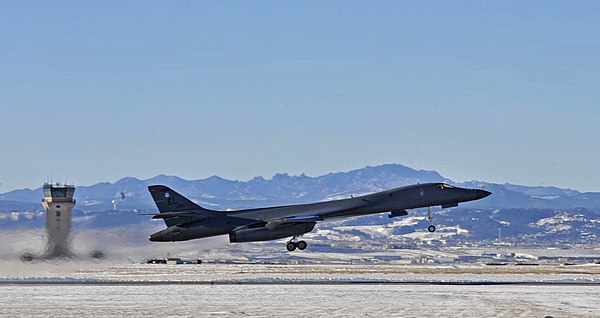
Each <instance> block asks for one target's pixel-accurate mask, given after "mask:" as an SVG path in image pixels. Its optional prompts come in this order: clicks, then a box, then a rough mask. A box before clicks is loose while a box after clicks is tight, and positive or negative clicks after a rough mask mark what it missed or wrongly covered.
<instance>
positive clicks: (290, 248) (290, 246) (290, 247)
mask: <svg viewBox="0 0 600 318" xmlns="http://www.w3.org/2000/svg"><path fill="white" fill-rule="evenodd" d="M296 247H297V246H296V243H294V242H288V243H287V244H286V245H285V248H287V250H288V251H290V252H293V251H295V250H296Z"/></svg>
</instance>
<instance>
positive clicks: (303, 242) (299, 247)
mask: <svg viewBox="0 0 600 318" xmlns="http://www.w3.org/2000/svg"><path fill="white" fill-rule="evenodd" d="M307 246H308V244H306V242H305V241H300V242H298V249H299V250H301V251H303V250H304V249H306V247H307Z"/></svg>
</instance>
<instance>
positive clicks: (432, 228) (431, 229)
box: [427, 206, 435, 233]
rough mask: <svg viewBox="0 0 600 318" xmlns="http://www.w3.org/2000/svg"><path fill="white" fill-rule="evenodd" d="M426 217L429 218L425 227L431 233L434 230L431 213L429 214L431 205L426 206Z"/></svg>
mask: <svg viewBox="0 0 600 318" xmlns="http://www.w3.org/2000/svg"><path fill="white" fill-rule="evenodd" d="M427 219H428V220H429V226H428V227H427V231H429V232H431V233H433V232H435V226H434V225H433V215H431V207H430V206H428V207H427Z"/></svg>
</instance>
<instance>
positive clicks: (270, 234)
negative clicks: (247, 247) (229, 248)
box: [229, 222, 316, 243]
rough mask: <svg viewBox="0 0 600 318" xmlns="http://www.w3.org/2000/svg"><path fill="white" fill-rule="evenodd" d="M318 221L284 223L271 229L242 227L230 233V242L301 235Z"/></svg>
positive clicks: (266, 239)
mask: <svg viewBox="0 0 600 318" xmlns="http://www.w3.org/2000/svg"><path fill="white" fill-rule="evenodd" d="M315 224H316V222H307V223H291V224H282V225H279V226H277V227H276V228H274V229H271V230H269V229H268V228H266V227H257V228H242V229H239V230H236V231H233V232H231V233H229V242H231V243H237V242H258V241H270V240H277V239H280V238H284V237H289V236H294V235H301V234H304V233H308V232H310V231H312V230H313V228H314V227H315Z"/></svg>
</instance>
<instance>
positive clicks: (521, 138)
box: [0, 1, 600, 192]
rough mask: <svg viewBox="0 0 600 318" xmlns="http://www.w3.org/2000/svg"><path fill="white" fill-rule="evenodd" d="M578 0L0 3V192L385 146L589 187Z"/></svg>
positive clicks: (234, 171)
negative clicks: (48, 183) (59, 182)
mask: <svg viewBox="0 0 600 318" xmlns="http://www.w3.org/2000/svg"><path fill="white" fill-rule="evenodd" d="M599 56H600V3H599V2H597V1H589V2H587V1H577V2H570V1H562V2H561V1H493V2H492V1H461V2H449V1H432V2H430V1H419V2H417V1H414V2H408V1H406V2H405V1H363V2H353V1H260V2H259V1H239V2H236V1H198V2H196V1H53V2H45V1H2V2H0V136H1V137H0V138H1V139H0V158H1V159H0V192H6V191H9V190H12V189H15V188H22V187H29V188H33V187H37V186H39V185H40V184H41V183H43V182H44V181H45V180H47V179H48V178H52V179H54V180H63V181H64V180H65V179H67V180H68V181H69V182H74V183H76V184H80V185H89V184H94V183H97V182H103V181H110V182H114V181H116V180H118V179H120V178H122V177H125V176H133V177H137V178H149V177H152V176H155V175H157V174H160V173H164V174H174V175H178V176H180V177H183V178H186V179H197V178H205V177H209V176H212V175H219V176H222V177H225V178H231V179H239V180H246V179H250V178H252V177H254V176H258V175H262V176H265V177H267V178H269V177H270V176H272V175H273V174H275V173H277V172H288V173H290V174H300V173H306V174H307V175H313V176H314V175H320V174H324V173H328V172H334V171H345V170H350V169H355V168H361V167H363V166H366V165H377V164H383V163H401V164H405V165H408V166H411V167H413V168H417V169H428V170H436V171H438V172H440V173H441V174H443V175H444V176H446V177H448V178H451V179H453V180H456V181H467V180H473V179H477V180H484V181H488V182H498V183H505V182H508V183H516V184H526V185H554V186H560V187H566V188H574V189H578V190H581V191H600V182H599V181H598V180H600V160H599V158H600V147H598V146H599V142H598V136H600V125H599V123H600V87H599V86H600V85H599V83H600V82H599V81H598V79H599V78H600V62H599V61H600V60H599V58H598V57H599Z"/></svg>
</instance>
